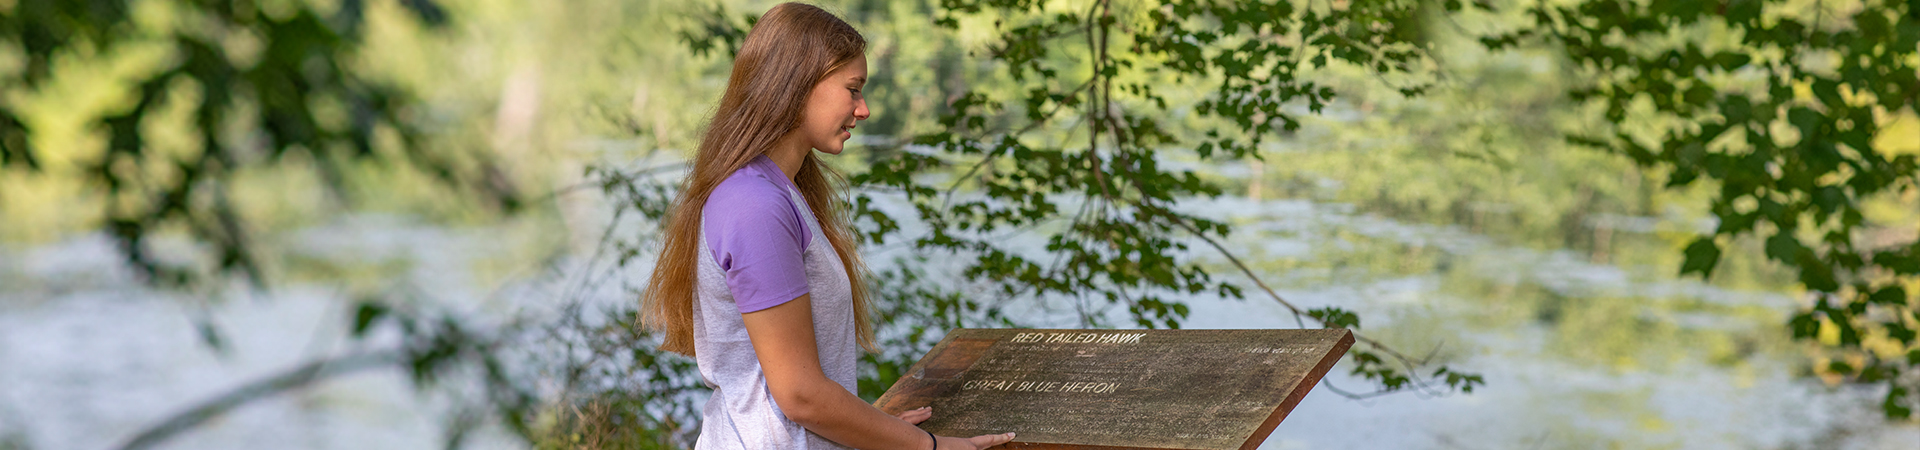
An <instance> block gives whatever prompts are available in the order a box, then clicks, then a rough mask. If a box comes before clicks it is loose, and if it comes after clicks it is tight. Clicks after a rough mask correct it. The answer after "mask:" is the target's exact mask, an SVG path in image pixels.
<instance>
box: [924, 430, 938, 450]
mask: <svg viewBox="0 0 1920 450" xmlns="http://www.w3.org/2000/svg"><path fill="white" fill-rule="evenodd" d="M920 431H927V430H920ZM927 438H928V439H932V440H933V450H940V438H938V437H935V436H934V435H933V432H932V431H927Z"/></svg>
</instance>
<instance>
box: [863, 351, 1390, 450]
mask: <svg viewBox="0 0 1920 450" xmlns="http://www.w3.org/2000/svg"><path fill="white" fill-rule="evenodd" d="M1352 345H1353V333H1352V332H1350V331H1347V330H1342V329H1326V330H1027V329H958V330H954V331H953V332H951V333H948V334H947V337H946V338H945V339H942V340H941V341H940V343H939V344H937V345H934V347H933V350H931V351H929V352H927V355H926V356H925V357H922V358H920V362H918V363H915V364H914V365H913V367H912V368H910V369H908V370H907V374H906V376H902V377H900V380H899V381H898V382H895V383H894V384H893V387H892V388H890V389H888V390H887V393H886V394H885V395H881V396H880V400H879V401H878V402H876V403H875V405H876V406H878V407H880V409H881V410H883V411H886V412H888V413H892V414H899V413H901V412H903V411H907V410H910V409H915V408H919V407H922V406H929V405H931V406H933V418H932V419H928V420H927V421H926V422H924V423H921V424H920V426H921V427H922V428H925V429H927V430H928V431H932V432H934V433H937V434H940V435H943V436H976V435H982V434H994V433H1005V432H1009V431H1011V432H1015V433H1017V434H1018V436H1017V437H1016V438H1015V439H1014V441H1013V442H1012V443H1010V444H1008V445H1007V446H1006V447H1007V448H1037V449H1089V450H1092V449H1101V450H1105V449H1218V450H1227V449H1244V450H1252V449H1253V448H1255V447H1259V446H1260V443H1261V442H1262V441H1265V440H1266V438H1267V435H1268V434H1270V433H1272V432H1273V429H1274V427H1275V426H1278V425H1279V424H1280V420H1281V419H1285V418H1286V417H1287V413H1288V412H1290V411H1292V410H1293V407H1294V406H1295V405H1298V404H1300V399H1302V398H1305V397H1306V395H1307V391H1308V390H1311V389H1313V386H1314V385H1316V384H1319V382H1320V378H1321V377H1323V376H1325V375H1326V374H1327V370H1329V369H1332V368H1333V363H1334V362H1336V361H1339V360H1340V357H1341V356H1342V355H1345V354H1346V352H1347V348H1348V347H1351V346H1352Z"/></svg>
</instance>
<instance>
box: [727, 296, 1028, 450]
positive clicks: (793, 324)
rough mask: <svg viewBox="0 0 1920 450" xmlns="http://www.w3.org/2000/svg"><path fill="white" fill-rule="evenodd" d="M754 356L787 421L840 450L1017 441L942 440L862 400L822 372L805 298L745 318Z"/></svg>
mask: <svg viewBox="0 0 1920 450" xmlns="http://www.w3.org/2000/svg"><path fill="white" fill-rule="evenodd" d="M742 317H743V318H744V322H745V323H746V326H747V336H748V338H749V339H751V340H752V341H753V353H754V355H755V356H756V357H758V358H759V359H760V368H761V370H763V371H765V372H766V375H767V390H769V391H772V394H773V401H774V403H776V404H779V405H780V411H781V412H783V413H786V415H787V419H788V420H792V421H794V422H795V423H799V424H800V426H803V427H806V428H807V430H809V431H812V432H814V433H816V434H819V435H820V436H822V437H826V438H827V439H831V440H833V441H834V442H838V443H840V444H841V445H845V446H848V447H853V448H861V449H886V450H895V449H899V450H919V449H927V448H938V449H940V450H950V449H961V450H972V449H981V448H987V447H992V446H995V445H1000V444H1004V443H1007V442H1008V441H1011V440H1013V433H1007V434H992V435H986V436H976V437H973V438H968V439H962V438H956V437H941V438H939V443H938V444H939V445H938V447H932V446H930V443H929V442H928V441H927V433H926V432H925V431H921V430H920V428H919V427H915V426H913V425H912V424H908V423H907V422H906V421H904V420H901V419H900V418H899V417H894V416H892V415H889V414H887V413H885V412H882V411H880V409H879V408H874V407H873V405H869V404H867V402H865V401H862V400H860V397H856V396H854V395H853V393H852V392H847V389H846V388H844V387H841V386H840V384H839V383H835V382H833V380H829V379H827V375H826V373H825V372H823V371H821V369H820V353H819V349H818V348H816V347H815V346H814V340H813V339H814V337H813V301H812V298H811V296H809V295H801V296H800V297H799V298H796V299H793V301H789V302H786V303H781V304H779V305H777V306H774V307H771V308H767V309H763V310H759V311H754V312H750V313H746V314H744V315H742Z"/></svg>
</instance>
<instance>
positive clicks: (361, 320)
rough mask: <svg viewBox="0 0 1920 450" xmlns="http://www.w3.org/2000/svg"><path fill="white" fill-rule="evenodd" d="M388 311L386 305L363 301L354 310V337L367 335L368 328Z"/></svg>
mask: <svg viewBox="0 0 1920 450" xmlns="http://www.w3.org/2000/svg"><path fill="white" fill-rule="evenodd" d="M387 312H388V311H387V306H386V305H383V304H380V303H378V302H374V301H361V302H360V306H359V307H357V308H355V309H354V312H353V331H352V335H353V337H354V338H356V339H357V338H360V337H362V336H365V335H366V334H367V329H368V328H371V327H372V326H373V322H374V321H375V320H378V319H380V317H381V316H385V315H387Z"/></svg>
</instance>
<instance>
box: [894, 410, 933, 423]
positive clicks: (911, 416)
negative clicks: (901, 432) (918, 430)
mask: <svg viewBox="0 0 1920 450" xmlns="http://www.w3.org/2000/svg"><path fill="white" fill-rule="evenodd" d="M894 417H899V418H900V420H905V421H907V423H911V424H914V425H919V424H920V422H925V421H927V419H928V418H930V417H933V407H932V406H922V407H920V409H914V410H908V411H907V412H903V413H900V415H897V416H894Z"/></svg>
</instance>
